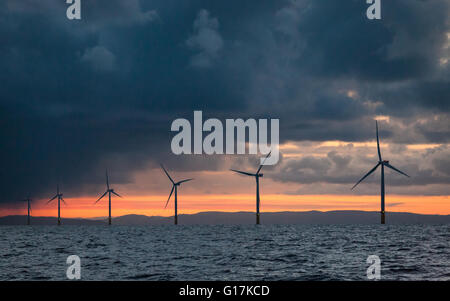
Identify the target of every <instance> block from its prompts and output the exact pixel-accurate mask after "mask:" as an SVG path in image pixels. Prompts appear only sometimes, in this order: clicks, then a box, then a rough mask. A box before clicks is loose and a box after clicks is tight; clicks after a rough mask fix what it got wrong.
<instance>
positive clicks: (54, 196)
mask: <svg viewBox="0 0 450 301" xmlns="http://www.w3.org/2000/svg"><path fill="white" fill-rule="evenodd" d="M57 197H58V195H55V196H54V197H52V198H51V199H50V200H49V201H48V202H47V204H48V203H50V202H51V201H53V200H54V199H56V198H57Z"/></svg>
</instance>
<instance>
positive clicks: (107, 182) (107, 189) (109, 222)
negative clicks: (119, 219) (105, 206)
mask: <svg viewBox="0 0 450 301" xmlns="http://www.w3.org/2000/svg"><path fill="white" fill-rule="evenodd" d="M107 194H108V198H109V219H108V224H109V225H111V194H114V195H117V196H118V197H119V198H121V196H120V195H119V194H118V193H116V192H115V191H114V189H112V188H110V187H109V179H108V170H106V191H105V193H104V194H103V195H102V196H101V197H99V198H98V200H97V201H96V202H95V203H94V205H95V204H97V203H98V202H99V201H100V200H101V199H102V198H103V197H104V196H105V195H107Z"/></svg>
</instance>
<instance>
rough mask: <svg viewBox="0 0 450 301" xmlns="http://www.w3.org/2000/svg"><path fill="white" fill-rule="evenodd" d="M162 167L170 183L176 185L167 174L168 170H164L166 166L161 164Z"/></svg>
mask: <svg viewBox="0 0 450 301" xmlns="http://www.w3.org/2000/svg"><path fill="white" fill-rule="evenodd" d="M161 167H162V169H163V170H164V172H165V173H166V175H167V177H168V178H169V180H170V182H172V184H175V182H174V181H173V180H172V178H171V177H170V175H169V173H168V172H167V170H166V169H165V168H164V166H163V165H162V164H161Z"/></svg>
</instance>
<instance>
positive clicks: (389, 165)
mask: <svg viewBox="0 0 450 301" xmlns="http://www.w3.org/2000/svg"><path fill="white" fill-rule="evenodd" d="M384 165H385V166H387V167H389V168H390V169H393V170H395V171H396V172H398V173H401V174H402V175H404V176H407V177H408V178H410V176H408V175H407V174H406V173H404V172H403V171H401V170H398V169H397V168H395V167H394V166H392V165H391V164H389V163H384Z"/></svg>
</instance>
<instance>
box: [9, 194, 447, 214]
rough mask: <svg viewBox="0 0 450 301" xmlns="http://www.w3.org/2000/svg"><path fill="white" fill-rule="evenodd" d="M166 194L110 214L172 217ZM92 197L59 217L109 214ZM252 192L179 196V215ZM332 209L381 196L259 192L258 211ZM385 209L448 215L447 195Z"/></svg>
mask: <svg viewBox="0 0 450 301" xmlns="http://www.w3.org/2000/svg"><path fill="white" fill-rule="evenodd" d="M166 200H167V196H166V195H160V196H155V195H152V196H127V197H125V198H123V199H119V198H114V199H113V201H112V215H113V216H121V215H127V214H140V215H147V216H172V215H173V199H172V200H171V201H170V203H169V205H168V207H167V209H164V205H165V202H166ZM94 201H95V200H93V199H92V198H87V197H84V198H83V197H80V198H68V199H66V202H67V206H66V205H63V204H61V217H62V218H64V217H66V218H94V217H105V216H107V215H108V201H107V200H106V199H105V200H102V201H100V202H99V203H98V204H96V205H93V202H94ZM254 210H255V195H250V194H244V195H240V194H233V195H226V194H224V195H181V196H179V199H178V212H179V214H193V213H198V212H204V211H222V212H238V211H254ZM311 210H318V211H332V210H364V211H379V210H380V197H379V196H377V195H366V196H354V195H282V194H266V195H262V200H261V211H262V212H276V211H311ZM386 211H388V212H411V213H422V214H442V215H445V214H450V202H449V196H405V195H389V196H387V198H386ZM25 214H26V206H25V207H24V208H7V207H5V206H4V207H2V208H0V216H6V215H25ZM32 215H33V216H56V215H57V206H56V204H51V205H45V200H39V201H37V202H35V204H34V206H33V212H32Z"/></svg>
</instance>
